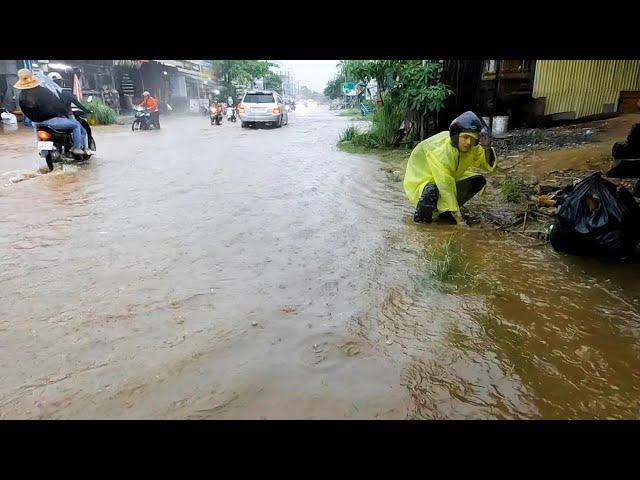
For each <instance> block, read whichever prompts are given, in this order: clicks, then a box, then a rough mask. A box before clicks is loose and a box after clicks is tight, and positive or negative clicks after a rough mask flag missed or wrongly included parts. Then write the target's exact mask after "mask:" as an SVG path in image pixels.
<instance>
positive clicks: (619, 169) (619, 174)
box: [606, 154, 640, 178]
mask: <svg viewBox="0 0 640 480" xmlns="http://www.w3.org/2000/svg"><path fill="white" fill-rule="evenodd" d="M606 176H607V177H611V178H639V177H640V154H638V155H637V158H633V159H632V158H618V159H615V160H614V163H613V167H611V168H610V169H609V171H608V172H607V173H606Z"/></svg>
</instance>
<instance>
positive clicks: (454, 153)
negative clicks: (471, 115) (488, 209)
mask: <svg viewBox="0 0 640 480" xmlns="http://www.w3.org/2000/svg"><path fill="white" fill-rule="evenodd" d="M493 154H494V158H496V157H495V151H494V152H493ZM496 163H497V161H495V160H494V162H493V166H491V165H489V162H488V161H487V158H485V153H484V148H482V146H480V145H476V146H475V147H472V148H471V149H470V150H469V151H468V152H466V153H463V152H461V151H460V150H458V149H457V148H456V147H454V146H453V143H452V142H451V136H450V134H449V132H448V131H444V132H440V133H438V134H436V135H434V136H432V137H429V138H427V139H426V140H423V141H422V142H420V143H419V144H418V145H416V148H414V149H413V152H411V156H410V157H409V162H408V163H407V171H406V172H405V174H404V191H405V193H406V194H407V197H408V198H409V201H410V202H411V203H412V204H413V205H417V204H418V200H420V195H421V194H422V189H423V188H424V187H425V185H426V184H427V183H435V184H436V186H437V187H438V190H439V192H440V196H439V198H438V211H437V212H434V217H435V216H436V215H438V214H439V213H442V212H457V211H458V210H460V207H459V206H458V199H457V191H456V181H458V180H463V179H465V178H469V177H472V176H474V175H478V173H479V172H474V171H473V170H471V169H477V168H479V169H482V170H485V171H487V172H492V171H493V170H494V169H495V168H496Z"/></svg>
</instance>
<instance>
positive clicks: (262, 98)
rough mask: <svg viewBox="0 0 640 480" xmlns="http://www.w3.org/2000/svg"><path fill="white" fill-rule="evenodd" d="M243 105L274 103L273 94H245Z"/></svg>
mask: <svg viewBox="0 0 640 480" xmlns="http://www.w3.org/2000/svg"><path fill="white" fill-rule="evenodd" d="M243 103H276V102H275V100H274V99H273V93H247V94H246V95H245V97H244V100H243Z"/></svg>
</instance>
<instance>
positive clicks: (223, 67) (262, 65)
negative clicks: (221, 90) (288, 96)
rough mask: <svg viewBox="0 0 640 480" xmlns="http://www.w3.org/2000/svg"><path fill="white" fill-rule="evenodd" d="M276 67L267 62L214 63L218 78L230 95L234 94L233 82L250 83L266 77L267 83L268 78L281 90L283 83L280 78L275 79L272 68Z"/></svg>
mask: <svg viewBox="0 0 640 480" xmlns="http://www.w3.org/2000/svg"><path fill="white" fill-rule="evenodd" d="M276 66H277V65H276V64H275V63H272V62H269V61H266V60H214V61H213V68H214V70H215V72H216V76H217V77H218V79H219V80H220V81H221V82H222V84H223V85H224V86H225V87H226V88H227V91H228V92H229V93H230V94H231V93H232V92H233V82H238V83H249V82H251V81H252V80H254V79H256V78H260V77H265V83H266V81H267V77H268V78H269V79H270V82H271V84H272V85H274V86H277V87H278V88H280V87H281V85H282V82H281V81H280V82H279V80H280V79H279V77H278V80H276V79H275V78H274V77H277V75H276V74H275V73H273V72H272V71H271V67H276ZM274 89H275V88H274Z"/></svg>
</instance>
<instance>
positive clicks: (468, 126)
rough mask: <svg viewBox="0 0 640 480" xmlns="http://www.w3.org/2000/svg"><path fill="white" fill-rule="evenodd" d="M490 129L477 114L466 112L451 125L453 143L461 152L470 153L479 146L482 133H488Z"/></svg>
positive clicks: (450, 133) (450, 131)
mask: <svg viewBox="0 0 640 480" xmlns="http://www.w3.org/2000/svg"><path fill="white" fill-rule="evenodd" d="M488 132H489V127H487V125H486V124H485V123H484V122H483V121H482V119H481V118H480V117H478V116H477V115H476V114H475V113H473V112H471V111H468V112H464V113H463V114H462V115H460V116H459V117H457V118H455V119H454V120H453V122H451V125H449V135H450V136H451V143H452V144H453V146H454V147H456V148H457V149H458V150H460V151H461V152H468V151H469V150H470V149H471V148H472V147H475V146H476V145H477V144H478V139H479V138H480V134H481V133H488Z"/></svg>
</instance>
